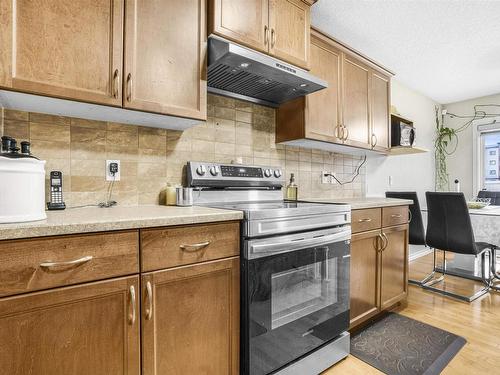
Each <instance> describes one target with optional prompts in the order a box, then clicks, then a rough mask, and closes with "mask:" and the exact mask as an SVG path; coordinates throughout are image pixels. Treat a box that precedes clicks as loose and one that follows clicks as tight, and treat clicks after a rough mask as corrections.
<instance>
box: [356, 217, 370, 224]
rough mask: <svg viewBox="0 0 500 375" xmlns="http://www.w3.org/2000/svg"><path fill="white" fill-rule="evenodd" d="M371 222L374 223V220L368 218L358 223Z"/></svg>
mask: <svg viewBox="0 0 500 375" xmlns="http://www.w3.org/2000/svg"><path fill="white" fill-rule="evenodd" d="M370 221H372V219H370V218H366V219H359V220H358V223H369V222H370Z"/></svg>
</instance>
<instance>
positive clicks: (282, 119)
mask: <svg viewBox="0 0 500 375" xmlns="http://www.w3.org/2000/svg"><path fill="white" fill-rule="evenodd" d="M341 66H342V53H341V51H340V50H339V49H338V48H336V47H335V46H333V45H332V44H331V43H328V42H327V41H325V40H324V38H323V37H322V36H321V35H320V34H318V33H315V32H313V33H312V36H311V70H310V73H311V74H313V75H314V76H316V77H318V78H321V79H323V80H324V81H326V82H327V83H328V88H327V89H323V90H320V91H317V92H315V93H312V94H309V95H307V96H305V97H302V98H299V99H295V100H293V101H291V102H288V103H284V104H282V105H281V106H280V107H279V109H278V111H277V122H278V125H279V126H278V129H277V137H276V140H277V141H278V142H282V141H287V140H290V139H297V138H304V137H305V138H311V139H317V140H321V141H325V142H342V139H341V138H340V127H339V125H340V121H341V118H340V116H341V111H340V98H341V96H340V93H341V87H342V86H341V84H340V83H341V80H340V77H341V74H342V72H341ZM325 109H327V110H325Z"/></svg>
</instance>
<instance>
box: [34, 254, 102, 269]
mask: <svg viewBox="0 0 500 375" xmlns="http://www.w3.org/2000/svg"><path fill="white" fill-rule="evenodd" d="M92 259H94V257H93V256H92V255H87V256H84V257H83V258H80V259H75V260H70V261H67V262H43V263H40V267H42V268H57V267H71V266H75V267H76V266H80V265H82V264H84V263H87V262H90V261H91V260H92Z"/></svg>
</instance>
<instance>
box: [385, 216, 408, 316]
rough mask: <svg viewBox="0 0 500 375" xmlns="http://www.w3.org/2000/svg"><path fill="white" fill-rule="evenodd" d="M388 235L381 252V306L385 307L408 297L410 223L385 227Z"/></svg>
mask: <svg viewBox="0 0 500 375" xmlns="http://www.w3.org/2000/svg"><path fill="white" fill-rule="evenodd" d="M382 232H383V233H382V236H384V234H385V236H386V237H387V239H386V244H387V245H386V247H385V249H384V250H383V251H382V252H381V254H382V256H381V258H382V260H381V284H380V288H381V298H380V307H381V308H382V309H385V308H387V307H390V306H391V305H394V304H395V303H397V302H399V301H400V300H402V299H403V298H405V297H406V294H407V290H408V225H406V224H405V225H400V226H396V227H390V228H383V229H382Z"/></svg>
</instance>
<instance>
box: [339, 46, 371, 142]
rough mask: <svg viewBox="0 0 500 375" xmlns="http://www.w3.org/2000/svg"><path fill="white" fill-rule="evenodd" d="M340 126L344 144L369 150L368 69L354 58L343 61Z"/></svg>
mask: <svg viewBox="0 0 500 375" xmlns="http://www.w3.org/2000/svg"><path fill="white" fill-rule="evenodd" d="M342 80H343V81H342V86H343V100H342V103H343V106H342V125H343V129H342V131H343V133H344V134H343V138H344V143H347V144H348V145H351V146H358V147H362V148H369V147H370V142H369V139H368V138H369V136H368V134H369V132H370V106H369V88H370V68H368V66H366V65H365V64H363V63H362V62H361V61H360V60H359V59H356V58H355V57H354V56H351V55H348V54H344V59H343V74H342Z"/></svg>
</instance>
